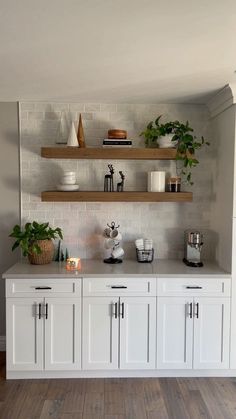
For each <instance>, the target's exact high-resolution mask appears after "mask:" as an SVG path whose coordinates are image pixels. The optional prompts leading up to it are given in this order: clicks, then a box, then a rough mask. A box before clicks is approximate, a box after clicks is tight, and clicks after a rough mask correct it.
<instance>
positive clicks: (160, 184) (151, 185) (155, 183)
mask: <svg viewBox="0 0 236 419" xmlns="http://www.w3.org/2000/svg"><path fill="white" fill-rule="evenodd" d="M165 178H166V172H159V171H156V172H148V192H165V186H166V181H165Z"/></svg>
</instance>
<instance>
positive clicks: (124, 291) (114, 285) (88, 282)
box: [83, 278, 156, 297]
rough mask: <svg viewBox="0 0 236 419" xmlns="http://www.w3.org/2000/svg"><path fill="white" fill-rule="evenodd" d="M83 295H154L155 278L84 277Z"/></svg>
mask: <svg viewBox="0 0 236 419" xmlns="http://www.w3.org/2000/svg"><path fill="white" fill-rule="evenodd" d="M83 295H84V296H104V297H105V296H108V295H113V296H119V295H128V296H133V297H136V296H146V295H149V296H155V295H156V278H84V279H83Z"/></svg>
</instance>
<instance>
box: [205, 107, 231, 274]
mask: <svg viewBox="0 0 236 419" xmlns="http://www.w3.org/2000/svg"><path fill="white" fill-rule="evenodd" d="M212 133H213V138H214V145H215V147H214V154H215V165H216V170H215V173H216V179H215V182H214V193H213V197H212V199H213V202H212V222H211V227H212V229H213V230H215V231H216V232H217V238H218V239H217V242H216V259H217V261H218V263H219V265H220V266H221V267H222V268H224V269H226V270H228V271H231V263H232V217H233V190H234V147H235V106H231V107H230V108H227V109H226V110H225V111H224V112H222V113H220V114H218V115H217V116H216V117H214V118H213V119H212Z"/></svg>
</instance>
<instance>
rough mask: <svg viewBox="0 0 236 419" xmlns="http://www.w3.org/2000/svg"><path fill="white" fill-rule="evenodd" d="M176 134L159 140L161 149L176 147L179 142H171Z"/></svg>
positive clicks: (167, 135)
mask: <svg viewBox="0 0 236 419" xmlns="http://www.w3.org/2000/svg"><path fill="white" fill-rule="evenodd" d="M173 135H174V134H166V135H163V136H161V137H159V138H158V139H157V143H158V145H159V148H173V147H175V146H176V144H177V141H171V140H172V138H173Z"/></svg>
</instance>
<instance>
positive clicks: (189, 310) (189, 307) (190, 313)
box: [186, 303, 193, 319]
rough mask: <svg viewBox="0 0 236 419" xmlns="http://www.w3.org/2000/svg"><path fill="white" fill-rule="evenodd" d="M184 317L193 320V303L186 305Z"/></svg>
mask: <svg viewBox="0 0 236 419" xmlns="http://www.w3.org/2000/svg"><path fill="white" fill-rule="evenodd" d="M186 316H189V318H190V319H192V318H193V303H186Z"/></svg>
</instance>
